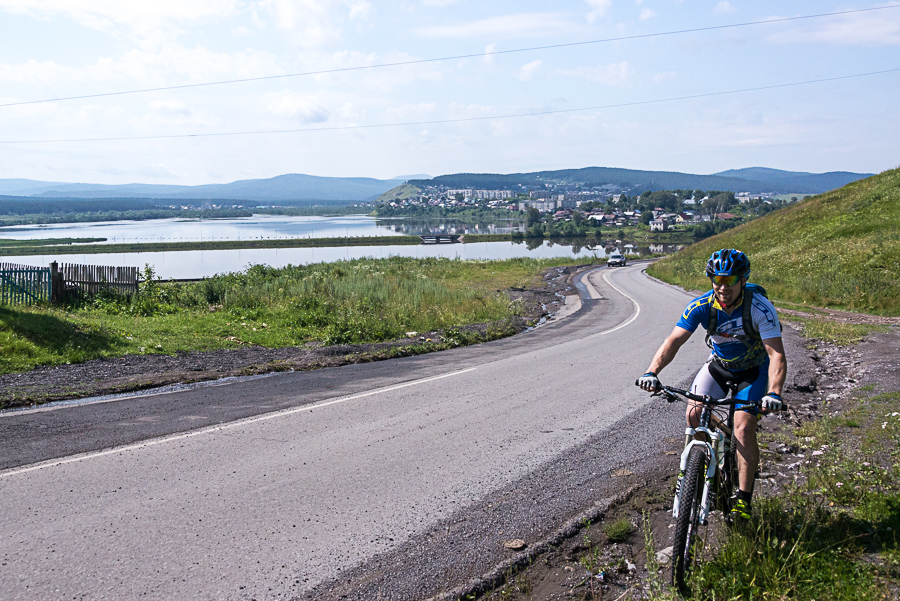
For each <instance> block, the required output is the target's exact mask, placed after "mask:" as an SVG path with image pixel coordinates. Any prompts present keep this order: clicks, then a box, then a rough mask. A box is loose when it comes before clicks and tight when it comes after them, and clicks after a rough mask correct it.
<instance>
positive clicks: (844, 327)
mask: <svg viewBox="0 0 900 601" xmlns="http://www.w3.org/2000/svg"><path fill="white" fill-rule="evenodd" d="M784 319H785V320H788V321H793V322H796V323H799V324H801V325H802V326H803V335H804V336H805V337H806V338H813V339H816V340H827V341H829V342H833V343H835V344H837V345H838V346H848V345H851V344H856V343H858V342H860V341H861V340H863V339H864V338H866V337H867V336H869V335H870V334H872V333H874V332H886V331H888V330H889V329H890V328H889V327H888V326H881V325H873V324H856V323H843V322H838V321H831V320H829V319H821V318H806V317H795V316H789V317H785V318H784Z"/></svg>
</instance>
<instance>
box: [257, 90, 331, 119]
mask: <svg viewBox="0 0 900 601" xmlns="http://www.w3.org/2000/svg"><path fill="white" fill-rule="evenodd" d="M262 104H263V109H264V110H265V111H266V112H267V113H270V114H272V115H275V116H277V117H283V118H286V119H290V120H292V121H299V122H300V123H324V122H325V121H328V117H329V113H328V109H326V108H325V107H324V106H322V103H321V102H320V101H319V100H318V99H317V98H316V97H315V96H311V95H305V94H298V93H296V92H292V91H290V90H288V91H284V92H272V93H269V94H265V95H264V96H263V98H262Z"/></svg>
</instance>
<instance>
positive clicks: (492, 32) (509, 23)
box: [413, 13, 576, 39]
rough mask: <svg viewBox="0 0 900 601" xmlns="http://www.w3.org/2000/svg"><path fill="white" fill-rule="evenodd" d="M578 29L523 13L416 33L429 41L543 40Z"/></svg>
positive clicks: (553, 17)
mask: <svg viewBox="0 0 900 601" xmlns="http://www.w3.org/2000/svg"><path fill="white" fill-rule="evenodd" d="M574 29H576V27H575V26H574V25H573V24H572V23H571V22H570V21H568V20H567V19H566V18H565V17H564V16H563V15H561V14H559V13H520V14H516V15H504V16H500V17H491V18H488V19H481V20H479V21H471V22H468V23H458V24H456V25H438V26H432V27H419V28H416V29H414V30H413V31H414V32H415V34H416V35H418V36H420V37H426V38H448V39H452V38H469V37H495V38H498V37H510V36H516V37H519V36H541V35H548V34H551V33H557V34H558V33H563V32H566V31H573V30H574Z"/></svg>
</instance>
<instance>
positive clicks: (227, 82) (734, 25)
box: [0, 4, 900, 108]
mask: <svg viewBox="0 0 900 601" xmlns="http://www.w3.org/2000/svg"><path fill="white" fill-rule="evenodd" d="M892 8H900V5H898V4H895V5H890V6H876V7H872V8H858V9H853V10H844V11H837V12H831V13H818V14H814V15H803V16H799V17H780V18H777V19H765V20H762V21H747V22H745V23H732V24H730V25H711V26H709V27H696V28H693V29H678V30H674V31H663V32H658V33H644V34H636V35H629V36H621V37H617V38H602V39H598V40H587V41H583V42H567V43H565V44H551V45H548V46H532V47H529V48H514V49H511V50H497V51H493V52H490V53H485V52H479V53H477V54H457V55H454V56H444V57H438V58H423V59H416V60H409V61H398V62H393V63H382V64H380V65H363V66H358V67H342V68H339V69H323V70H319V71H304V72H302V73H287V74H282V75H265V76H262V77H247V78H243V79H226V80H222V81H208V82H201V83H189V84H183V85H177V86H162V87H158V88H141V89H136V90H122V91H119V92H101V93H98V94H85V95H82V96H65V97H62V98H44V99H40V100H24V101H21V102H9V103H6V104H0V108H3V107H10V106H22V105H26V104H42V103H48V102H64V101H67V100H86V99H89V98H105V97H109V96H124V95H128V94H144V93H147V92H165V91H169V90H184V89H187V88H200V87H207V86H222V85H230V84H235V83H247V82H253V81H269V80H273V79H286V78H289V77H307V76H310V75H327V74H332V73H347V72H352V71H364V70H370V69H384V68H387V67H404V66H409V65H422V64H427V63H438V62H445V61H453V60H461V59H464V58H479V57H484V56H490V55H500V54H516V53H521V52H536V51H538V50H553V49H557V48H571V47H575V46H588V45H591V44H607V43H610V42H623V41H628V40H640V39H646V38H654V37H663V36H673V35H684V34H687V33H700V32H704V31H716V30H721V29H734V28H737V27H749V26H753V25H768V24H771V23H784V22H787V21H800V20H804V19H819V18H823V17H834V16H840V15H849V14H855V13H864V12H871V11H875V10H889V9H892Z"/></svg>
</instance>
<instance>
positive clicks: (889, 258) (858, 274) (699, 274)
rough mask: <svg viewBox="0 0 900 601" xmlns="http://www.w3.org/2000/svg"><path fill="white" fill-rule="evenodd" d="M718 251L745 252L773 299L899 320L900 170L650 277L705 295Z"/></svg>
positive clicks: (775, 218) (721, 241) (738, 233)
mask: <svg viewBox="0 0 900 601" xmlns="http://www.w3.org/2000/svg"><path fill="white" fill-rule="evenodd" d="M719 248H739V249H741V250H743V251H744V252H746V253H747V255H748V256H749V257H750V261H751V264H752V267H753V271H752V274H751V277H750V279H751V281H754V282H757V283H759V284H762V285H763V286H765V287H766V289H767V290H768V292H769V296H770V297H771V298H773V299H778V300H782V301H789V302H795V303H808V304H811V305H816V306H825V307H836V308H844V309H849V310H854V311H863V312H869V313H877V314H882V315H900V169H893V170H890V171H885V172H884V173H881V174H879V175H875V176H872V177H869V178H866V179H862V180H859V181H856V182H853V183H851V184H848V185H847V186H844V187H843V188H839V189H837V190H832V191H831V192H826V193H825V194H820V195H818V196H813V197H810V198H807V199H806V200H804V201H801V202H799V203H797V204H796V205H793V206H790V207H788V208H785V209H782V210H780V211H776V212H774V213H771V214H769V215H767V216H766V217H763V218H760V219H757V220H755V221H752V222H750V223H747V224H745V225H742V226H740V227H737V228H734V229H733V230H729V231H727V232H725V233H723V234H720V235H718V236H715V237H712V238H708V239H706V240H704V241H702V242H700V243H698V244H695V245H693V246H691V247H689V248H686V249H684V250H683V251H681V252H679V253H677V254H676V255H673V256H671V257H668V258H666V259H663V260H662V261H659V262H657V263H656V264H654V265H653V266H651V267H650V268H649V269H648V271H649V272H650V273H651V274H652V275H654V276H656V277H659V278H661V279H664V280H666V281H669V282H672V283H675V284H678V285H680V286H683V287H685V288H688V289H696V290H706V289H708V288H709V280H708V279H707V278H706V277H705V275H704V271H703V270H704V266H705V264H706V260H707V258H708V257H709V255H710V254H711V253H712V252H713V251H714V250H716V249H719Z"/></svg>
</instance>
